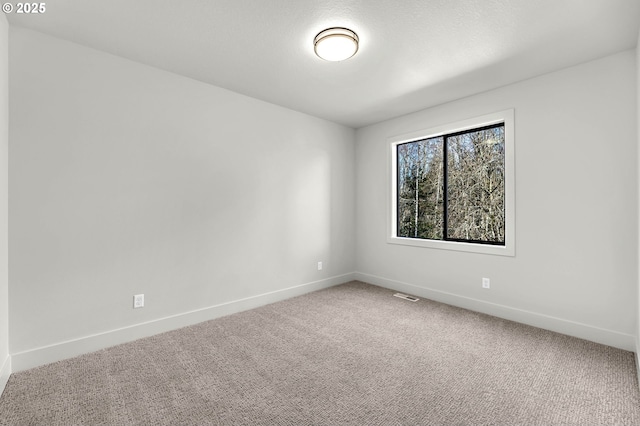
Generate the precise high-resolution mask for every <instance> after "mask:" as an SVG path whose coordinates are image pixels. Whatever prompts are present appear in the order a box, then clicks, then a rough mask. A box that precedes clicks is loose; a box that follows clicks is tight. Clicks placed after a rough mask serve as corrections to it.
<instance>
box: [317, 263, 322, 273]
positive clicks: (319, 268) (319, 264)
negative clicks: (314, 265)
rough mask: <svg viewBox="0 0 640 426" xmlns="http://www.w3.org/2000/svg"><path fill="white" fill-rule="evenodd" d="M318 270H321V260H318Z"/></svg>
mask: <svg viewBox="0 0 640 426" xmlns="http://www.w3.org/2000/svg"><path fill="white" fill-rule="evenodd" d="M318 271H322V262H318Z"/></svg>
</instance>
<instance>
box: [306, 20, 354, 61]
mask: <svg viewBox="0 0 640 426" xmlns="http://www.w3.org/2000/svg"><path fill="white" fill-rule="evenodd" d="M358 41H359V40H358V35H357V34H356V33H354V32H353V31H351V30H349V29H347V28H328V29H326V30H324V31H320V32H319V33H318V35H317V36H316V38H315V39H314V40H313V48H314V50H315V52H316V55H318V56H319V57H321V58H322V59H324V60H327V61H344V60H345V59H348V58H350V57H352V56H353V55H355V54H356V52H357V51H358Z"/></svg>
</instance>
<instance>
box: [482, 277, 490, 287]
mask: <svg viewBox="0 0 640 426" xmlns="http://www.w3.org/2000/svg"><path fill="white" fill-rule="evenodd" d="M482 288H491V280H490V279H489V278H483V279H482Z"/></svg>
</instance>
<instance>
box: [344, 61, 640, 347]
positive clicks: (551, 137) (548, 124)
mask: <svg viewBox="0 0 640 426" xmlns="http://www.w3.org/2000/svg"><path fill="white" fill-rule="evenodd" d="M636 78H637V77H636V75H635V51H626V52H623V53H620V54H616V55H613V56H610V57H607V58H604V59H601V60H597V61H593V62H589V63H586V64H583V65H580V66H576V67H573V68H569V69H565V70H562V71H558V72H554V73H551V74H547V75H544V76H541V77H538V78H534V79H531V80H527V81H524V82H520V83H517V84H513V85H510V86H507V87H503V88H500V89H497V90H492V91H489V92H486V93H482V94H479V95H476V96H472V97H469V98H465V99H461V100H458V101H455V102H451V103H448V104H444V105H441V106H438V107H435V108H430V109H427V110H424V111H420V112H417V113H414V114H410V115H407V116H403V117H400V118H397V119H393V120H390V121H386V122H383V123H379V124H376V125H372V126H368V127H365V128H362V129H359V130H358V132H357V135H356V164H357V166H356V170H357V178H356V181H357V183H356V193H357V195H358V198H357V207H356V217H357V218H358V223H357V227H356V230H357V245H356V253H357V271H358V274H357V275H356V276H357V277H358V278H359V279H362V280H365V281H369V282H372V283H375V284H380V285H385V286H388V287H391V288H396V289H398V290H402V291H406V292H409V293H413V294H417V295H422V296H424V297H431V298H433V299H436V300H441V301H445V302H448V303H452V304H455V305H459V306H463V307H467V308H471V309H475V310H478V311H482V312H487V313H490V314H493V315H497V316H501V317H505V318H510V319H514V320H518V321H522V322H525V323H529V324H533V325H537V326H541V327H545V328H548V329H552V330H556V331H560V332H563V333H567V334H572V335H576V336H579V337H583V338H587V339H591V340H595V341H599V342H602V343H606V344H610V345H613V346H618V347H622V348H625V349H628V350H635V337H634V335H635V330H636V322H637V319H638V318H637V313H636V312H637V309H636V305H637V303H636V298H637V285H638V284H637V282H638V272H637V262H638V241H637V240H638V237H637V229H638V216H637V213H638V203H637V200H638V191H637V187H638V182H637V179H636V173H637V144H638V141H637V137H636V122H637V114H636V103H635V98H636V96H635V89H634V90H630V88H635V85H636ZM508 108H514V109H515V152H516V163H515V170H516V214H515V220H516V233H515V238H516V256H515V257H502V256H491V255H480V254H473V253H463V252H451V251H444V250H437V249H429V248H417V247H408V246H399V245H393V244H387V242H386V235H385V234H386V230H387V226H386V220H387V209H388V198H387V188H388V186H389V183H388V182H389V180H388V178H389V177H388V172H387V171H388V159H389V157H388V150H389V148H388V142H387V138H389V137H391V136H394V135H399V134H403V133H408V132H412V131H417V130H420V129H426V128H430V127H435V126H438V125H443V124H446V123H450V122H455V121H458V120H462V119H467V118H471V117H475V116H480V115H483V114H487V113H492V112H495V111H500V110H505V109H508ZM482 277H489V278H491V289H490V290H484V289H482V288H481V278H482Z"/></svg>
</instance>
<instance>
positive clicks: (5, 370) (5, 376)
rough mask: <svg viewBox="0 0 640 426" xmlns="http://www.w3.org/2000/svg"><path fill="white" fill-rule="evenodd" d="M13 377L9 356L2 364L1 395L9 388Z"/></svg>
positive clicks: (0, 370)
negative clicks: (9, 382) (8, 385)
mask: <svg viewBox="0 0 640 426" xmlns="http://www.w3.org/2000/svg"><path fill="white" fill-rule="evenodd" d="M10 375H11V355H7V357H6V358H5V359H4V361H3V362H2V366H1V367H0V395H2V392H3V391H4V388H5V386H7V382H8V381H9V376H10Z"/></svg>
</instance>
